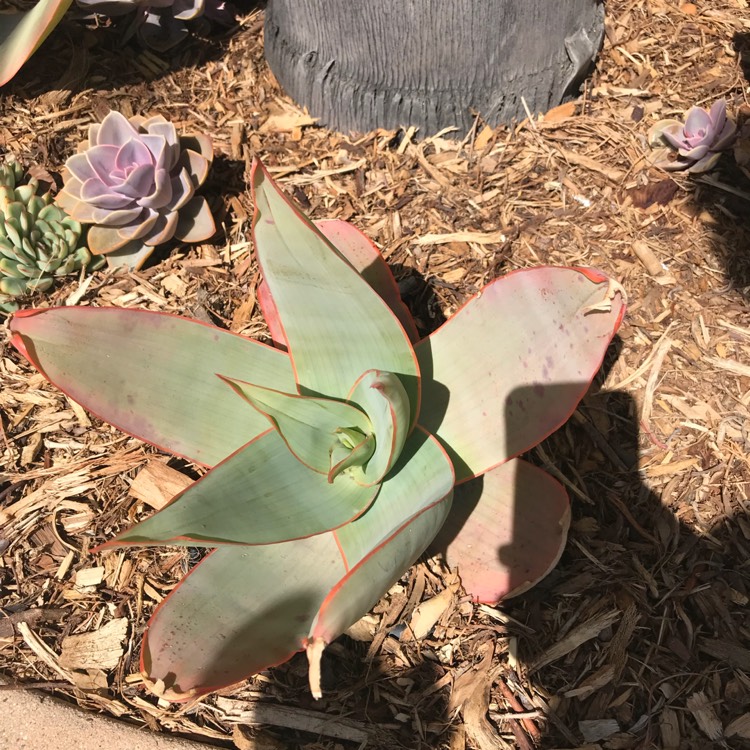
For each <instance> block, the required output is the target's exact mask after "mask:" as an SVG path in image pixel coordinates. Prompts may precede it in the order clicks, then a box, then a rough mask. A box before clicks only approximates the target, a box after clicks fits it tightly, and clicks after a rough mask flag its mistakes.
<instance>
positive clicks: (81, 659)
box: [60, 617, 128, 670]
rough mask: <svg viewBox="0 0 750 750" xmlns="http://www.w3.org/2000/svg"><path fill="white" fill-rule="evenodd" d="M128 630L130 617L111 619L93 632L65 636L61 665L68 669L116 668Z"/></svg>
mask: <svg viewBox="0 0 750 750" xmlns="http://www.w3.org/2000/svg"><path fill="white" fill-rule="evenodd" d="M127 632H128V618H127V617H120V618H118V619H116V620H111V621H110V622H108V623H107V624H106V625H103V626H102V627H101V628H99V629H98V630H94V631H93V632H91V633H81V634H79V635H69V636H67V637H66V638H63V641H62V651H61V653H60V665H61V666H62V667H64V668H66V669H84V670H89V669H94V670H95V669H104V670H107V669H114V668H115V667H116V666H117V664H118V662H119V661H120V657H121V656H122V655H123V653H124V649H123V646H122V642H123V641H124V640H125V637H126V636H127Z"/></svg>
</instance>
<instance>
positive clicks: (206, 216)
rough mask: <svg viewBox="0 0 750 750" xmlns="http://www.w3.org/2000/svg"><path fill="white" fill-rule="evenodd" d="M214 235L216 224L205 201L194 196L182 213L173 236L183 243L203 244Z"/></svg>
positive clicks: (200, 197) (198, 196) (199, 196)
mask: <svg viewBox="0 0 750 750" xmlns="http://www.w3.org/2000/svg"><path fill="white" fill-rule="evenodd" d="M214 234H216V224H215V222H214V217H213V215H212V214H211V209H210V208H209V206H208V203H207V201H206V199H205V198H204V197H203V196H202V195H196V196H195V197H194V198H193V200H192V201H190V203H188V205H186V206H185V207H184V208H183V209H182V211H180V220H179V222H178V223H177V230H176V231H175V233H174V236H175V237H176V238H177V239H178V240H182V241H183V242H203V240H207V239H208V238H209V237H211V236H213V235H214Z"/></svg>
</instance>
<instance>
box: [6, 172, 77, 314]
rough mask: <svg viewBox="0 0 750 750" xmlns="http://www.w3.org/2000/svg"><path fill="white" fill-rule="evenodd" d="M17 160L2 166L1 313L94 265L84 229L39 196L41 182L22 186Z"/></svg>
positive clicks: (44, 196)
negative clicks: (63, 277) (82, 238)
mask: <svg viewBox="0 0 750 750" xmlns="http://www.w3.org/2000/svg"><path fill="white" fill-rule="evenodd" d="M23 177H24V175H23V169H22V168H21V165H20V164H19V163H18V162H16V161H15V160H10V161H7V162H6V163H4V164H2V165H1V166H0V312H2V313H11V312H15V311H16V310H18V308H19V302H18V298H19V297H22V296H23V295H25V294H31V293H32V292H43V291H46V290H47V289H49V288H50V287H51V286H52V284H53V283H54V280H55V277H58V276H64V275H66V274H69V273H75V272H77V271H80V270H81V268H83V267H84V266H87V265H90V264H91V260H92V258H91V254H90V253H89V251H88V250H87V249H86V247H85V246H83V245H82V243H81V225H80V224H79V223H78V222H77V221H74V220H73V219H71V218H70V217H69V216H68V215H67V214H66V213H65V212H64V211H63V210H62V209H61V208H58V207H57V206H55V205H53V204H52V196H51V195H50V194H49V193H45V194H44V195H39V194H38V189H39V185H38V183H37V181H36V180H29V181H28V183H27V184H25V185H22V184H20V182H21V181H22V179H23Z"/></svg>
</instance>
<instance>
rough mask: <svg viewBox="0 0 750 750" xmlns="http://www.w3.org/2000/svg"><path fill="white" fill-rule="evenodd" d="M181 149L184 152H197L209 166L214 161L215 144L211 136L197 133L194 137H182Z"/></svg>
mask: <svg viewBox="0 0 750 750" xmlns="http://www.w3.org/2000/svg"><path fill="white" fill-rule="evenodd" d="M180 148H181V149H182V150H183V151H187V150H189V151H195V153H196V154H200V155H201V156H202V157H204V158H205V159H206V160H207V161H208V163H209V164H211V162H213V160H214V144H213V141H212V140H211V138H210V136H207V135H205V134H204V133H196V134H194V135H181V136H180Z"/></svg>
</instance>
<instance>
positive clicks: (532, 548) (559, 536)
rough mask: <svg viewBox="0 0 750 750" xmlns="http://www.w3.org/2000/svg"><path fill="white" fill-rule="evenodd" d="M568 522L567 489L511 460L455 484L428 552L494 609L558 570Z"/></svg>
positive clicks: (481, 600)
mask: <svg viewBox="0 0 750 750" xmlns="http://www.w3.org/2000/svg"><path fill="white" fill-rule="evenodd" d="M569 525H570V505H569V503H568V495H567V493H566V492H565V489H564V488H563V486H562V485H561V484H560V483H559V482H558V481H557V480H555V479H553V478H552V477H551V476H550V475H549V474H547V473H546V472H544V471H542V470H541V469H538V468H537V467H536V466H533V465H532V464H530V463H527V462H526V461H521V460H520V459H512V460H510V461H507V462H506V463H504V464H501V465H500V466H497V467H495V468H494V469H491V470H490V471H488V472H487V473H486V474H484V475H482V476H481V477H477V478H475V479H472V480H471V481H469V482H465V483H464V484H461V485H459V486H458V487H456V489H455V490H454V495H453V506H452V507H451V512H450V514H449V515H448V518H447V520H446V521H445V524H443V527H442V528H441V529H440V532H439V533H438V535H437V537H436V539H435V541H434V542H433V544H431V545H430V548H431V550H433V551H435V552H441V553H442V554H443V555H444V556H445V559H446V562H447V563H448V564H449V565H450V566H451V567H457V568H458V573H459V575H460V576H461V582H462V583H463V586H464V588H465V589H466V591H467V592H468V593H469V594H471V595H472V597H473V598H474V600H475V601H480V602H485V603H487V604H496V603H497V602H499V601H500V600H501V599H509V598H510V597H512V596H517V595H518V594H522V593H523V592H524V591H527V590H528V589H530V588H531V587H532V586H534V585H536V584H537V583H538V582H539V581H540V580H541V579H542V578H544V577H545V576H546V575H547V574H548V573H549V572H550V571H551V570H552V568H554V567H555V565H556V564H557V561H558V560H559V559H560V555H561V554H562V552H563V549H564V548H565V540H566V539H567V533H568V526H569Z"/></svg>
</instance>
